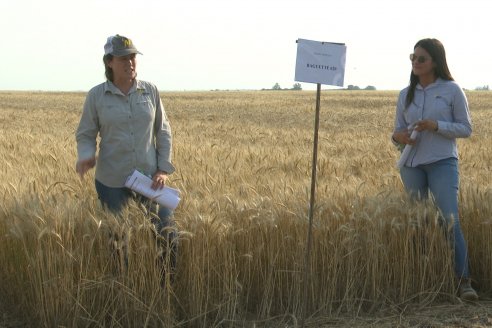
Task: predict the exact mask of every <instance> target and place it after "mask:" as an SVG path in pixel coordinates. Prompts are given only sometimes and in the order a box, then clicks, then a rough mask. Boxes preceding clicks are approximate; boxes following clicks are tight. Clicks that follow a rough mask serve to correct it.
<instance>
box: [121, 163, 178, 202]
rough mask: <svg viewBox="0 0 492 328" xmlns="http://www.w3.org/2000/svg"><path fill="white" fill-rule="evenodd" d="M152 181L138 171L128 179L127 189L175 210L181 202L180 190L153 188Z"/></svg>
mask: <svg viewBox="0 0 492 328" xmlns="http://www.w3.org/2000/svg"><path fill="white" fill-rule="evenodd" d="M151 185H152V179H150V178H149V177H148V176H146V175H144V174H142V173H140V172H138V171H137V170H135V171H133V173H132V174H131V175H130V176H129V177H128V178H127V179H126V182H125V187H127V188H130V189H131V190H133V191H135V192H137V193H139V194H141V195H143V196H145V197H147V198H149V199H152V200H153V201H155V202H156V203H158V204H159V205H162V206H164V207H167V208H170V209H172V210H174V209H175V208H176V207H177V206H178V204H179V201H180V200H181V199H180V198H179V190H178V189H174V188H170V187H167V186H164V188H162V189H157V190H154V189H152V188H151Z"/></svg>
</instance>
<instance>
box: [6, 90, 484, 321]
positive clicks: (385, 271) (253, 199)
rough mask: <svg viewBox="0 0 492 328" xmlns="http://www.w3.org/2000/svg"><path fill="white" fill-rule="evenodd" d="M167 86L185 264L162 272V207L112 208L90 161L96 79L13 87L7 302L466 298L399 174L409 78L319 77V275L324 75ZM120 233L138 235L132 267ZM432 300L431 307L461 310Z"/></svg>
mask: <svg viewBox="0 0 492 328" xmlns="http://www.w3.org/2000/svg"><path fill="white" fill-rule="evenodd" d="M467 96H468V99H469V103H470V109H471V114H472V120H473V124H474V132H473V135H472V137H470V138H468V139H464V140H459V143H458V147H459V151H460V170H461V177H460V178H461V189H460V211H461V220H462V221H461V224H462V227H463V230H464V234H465V238H466V239H467V242H468V246H469V252H470V267H471V272H472V275H473V279H474V281H473V283H474V286H475V287H476V288H477V289H478V291H479V295H480V297H481V299H482V300H483V301H484V302H485V303H482V305H480V304H478V305H476V306H475V307H474V308H473V310H471V312H468V313H472V315H471V317H472V319H473V318H478V319H476V323H484V322H485V323H487V322H488V323H490V322H492V319H490V318H492V311H491V310H489V309H490V306H484V305H483V304H489V303H486V302H487V300H489V297H490V295H491V291H492V257H491V254H492V243H491V241H492V183H491V182H492V177H491V176H492V175H491V174H490V171H491V163H492V155H491V149H490V145H491V144H492V93H490V92H475V91H469V92H467ZM161 97H162V100H163V103H164V106H165V108H166V111H167V114H168V116H169V119H170V121H171V126H172V129H173V137H174V145H173V153H174V160H173V162H174V165H175V166H176V168H177V170H176V172H175V173H174V174H173V175H172V176H171V177H170V181H169V185H171V186H173V187H176V188H178V189H180V190H181V196H182V201H181V203H180V205H179V207H178V208H177V209H176V212H175V215H174V218H175V221H176V224H177V229H178V230H179V236H180V242H179V256H178V265H177V269H176V274H175V276H174V278H173V279H171V277H170V276H169V275H166V276H165V279H164V282H162V280H161V279H162V277H161V274H160V267H159V265H158V262H157V261H156V258H157V257H158V255H159V254H158V248H157V247H156V241H155V238H154V233H153V227H152V224H151V223H150V221H149V215H148V214H147V213H145V211H144V209H142V208H140V207H139V206H137V205H135V204H132V205H131V206H130V208H129V209H128V211H126V212H125V213H124V215H123V217H114V216H112V215H111V214H109V213H106V212H105V211H104V210H103V209H102V208H101V207H100V205H99V203H98V200H97V195H96V193H95V188H94V178H93V173H94V172H91V173H90V174H89V176H86V177H85V179H84V180H80V179H79V177H78V176H77V175H76V173H75V170H74V166H75V161H76V147H75V146H76V144H75V137H74V133H75V129H76V127H77V124H78V120H79V117H80V114H81V109H82V104H83V101H84V99H85V93H54V92H51V93H46V92H0V138H1V143H0V153H1V154H2V157H3V160H2V165H1V169H0V181H1V182H0V197H1V199H2V201H1V203H0V206H1V208H0V235H1V238H0V262H1V263H2V266H0V281H1V284H0V300H1V302H0V304H3V305H4V307H5V308H6V309H7V310H8V313H9V316H10V317H13V318H15V320H19V321H20V322H22V323H25V324H26V326H31V325H36V326H40V327H166V326H167V327H168V326H176V327H297V326H299V324H300V321H301V320H302V319H303V318H304V319H305V322H306V326H308V327H322V326H324V327H329V326H344V325H346V326H347V327H348V326H355V325H356V323H355V321H352V320H353V318H365V320H366V321H362V322H364V323H370V324H373V325H377V326H382V325H383V324H385V322H389V323H388V325H389V326H395V325H396V324H395V322H399V323H400V324H402V323H401V321H394V320H393V321H388V320H386V321H385V320H383V319H381V318H389V317H390V318H393V319H394V318H395V317H396V319H395V320H398V318H400V320H401V317H402V313H403V312H405V309H407V308H412V307H413V308H417V309H423V308H426V307H430V306H437V307H439V306H441V305H443V304H445V305H447V306H448V307H454V308H453V309H456V307H457V306H458V308H459V309H461V310H463V309H464V308H467V306H468V305H464V304H462V303H460V302H459V301H458V300H457V299H456V297H455V292H456V291H455V285H456V283H455V281H454V277H453V272H452V271H453V270H452V266H453V265H452V262H451V252H450V250H449V247H448V244H447V241H446V240H445V237H444V234H443V231H442V229H443V228H442V227H441V226H440V224H439V217H438V213H437V211H436V209H435V208H434V207H433V206H432V204H428V203H426V204H423V203H421V204H411V203H410V202H409V201H408V199H407V198H406V195H405V194H404V191H403V187H402V184H401V181H400V179H399V174H398V171H397V169H396V165H395V163H396V160H397V158H398V152H397V150H396V149H395V148H394V146H393V145H392V143H391V142H390V135H391V131H392V127H393V118H394V111H395V104H396V98H397V92H394V91H329V90H324V91H322V94H321V115H320V131H319V148H318V151H319V153H318V165H317V167H318V170H317V184H316V186H317V187H316V188H317V189H316V202H315V208H314V212H313V213H314V215H313V244H312V249H311V251H312V252H311V256H310V261H309V263H308V264H309V270H308V272H309V275H308V276H307V278H308V279H307V280H303V272H304V269H305V260H306V237H307V232H308V210H309V193H310V184H311V161H312V151H313V128H314V112H315V100H316V99H315V98H316V94H315V92H311V91H229V92H225V91H224V92H222V91H221V92H219V91H215V92H212V91H211V92H163V93H162V94H161ZM111 234H117V235H119V236H121V238H120V239H119V241H118V242H117V245H116V246H117V247H123V246H124V245H126V247H128V250H129V264H128V268H127V269H126V270H124V269H122V266H121V263H119V262H118V260H117V259H115V258H114V257H113V256H112V254H111V251H110V245H109V244H110V242H111V239H110V237H109V236H110V235H111ZM303 295H306V297H305V298H304V297H303ZM433 317H435V315H434V314H432V313H431V314H429V316H428V317H427V318H426V320H427V321H426V323H427V324H428V323H429V322H430V323H436V321H432V320H441V322H443V321H442V320H449V318H448V317H446V319H443V318H441V319H431V318H433ZM367 320H368V321H367ZM415 320H419V319H415ZM429 320H430V321H429ZM416 322H419V321H416ZM437 322H439V321H437ZM448 323H449V325H448V326H452V324H453V322H449V321H448ZM409 325H411V323H407V326H409ZM402 326H405V325H404V324H402ZM439 327H441V326H439ZM453 327H454V326H453Z"/></svg>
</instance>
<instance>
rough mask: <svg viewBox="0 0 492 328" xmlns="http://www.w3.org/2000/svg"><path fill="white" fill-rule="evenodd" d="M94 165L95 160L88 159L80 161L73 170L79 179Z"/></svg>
mask: <svg viewBox="0 0 492 328" xmlns="http://www.w3.org/2000/svg"><path fill="white" fill-rule="evenodd" d="M95 165H96V158H95V157H91V158H89V159H82V160H80V161H78V162H77V164H76V165H75V170H76V171H77V173H78V174H79V176H80V178H81V179H82V178H83V177H84V174H85V173H86V172H87V171H89V170H90V169H92V168H93V167H94V166H95Z"/></svg>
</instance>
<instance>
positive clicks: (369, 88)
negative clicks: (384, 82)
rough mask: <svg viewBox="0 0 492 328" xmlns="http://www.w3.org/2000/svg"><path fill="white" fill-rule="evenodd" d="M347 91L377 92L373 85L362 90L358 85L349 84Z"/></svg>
mask: <svg viewBox="0 0 492 328" xmlns="http://www.w3.org/2000/svg"><path fill="white" fill-rule="evenodd" d="M347 90H376V87H375V86H373V85H368V86H367V87H365V88H364V89H361V88H360V87H358V86H357V85H352V84H349V85H348V86H347Z"/></svg>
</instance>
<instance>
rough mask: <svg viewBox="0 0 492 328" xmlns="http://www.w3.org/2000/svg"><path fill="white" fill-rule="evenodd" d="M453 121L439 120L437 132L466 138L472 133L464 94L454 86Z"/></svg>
mask: <svg viewBox="0 0 492 328" xmlns="http://www.w3.org/2000/svg"><path fill="white" fill-rule="evenodd" d="M451 110H452V115H453V121H452V122H446V121H439V122H438V130H437V133H439V134H441V135H442V136H444V137H447V138H450V139H451V138H467V137H469V136H470V135H471V133H472V123H471V117H470V111H469V109H468V101H467V99H466V95H465V93H464V92H463V90H462V89H461V88H460V87H458V86H457V87H456V90H455V93H454V97H453V103H452V108H451Z"/></svg>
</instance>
